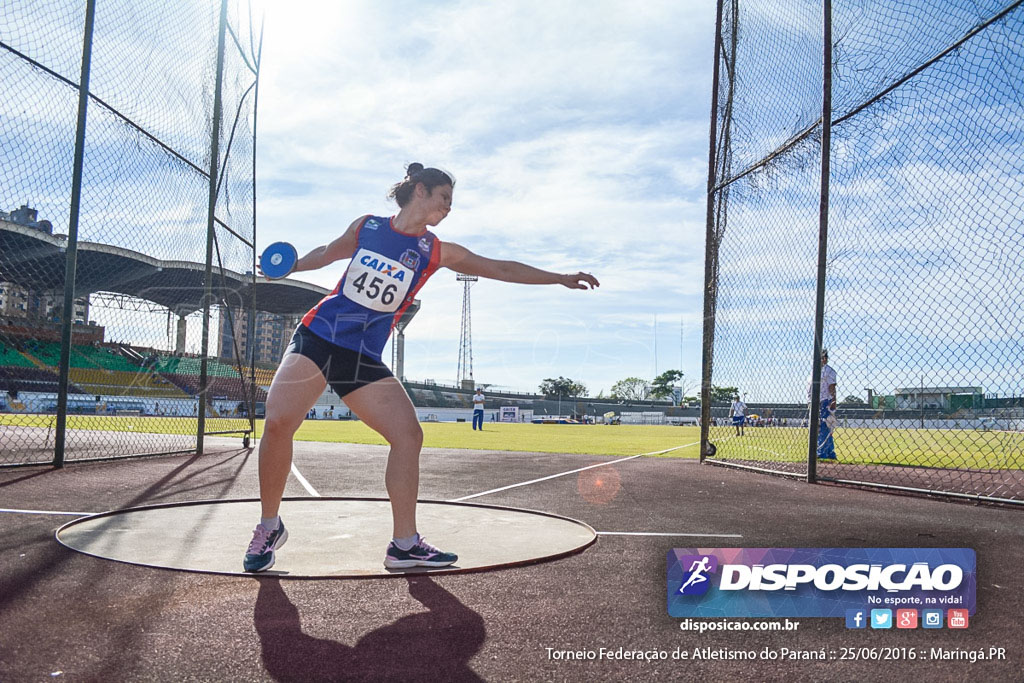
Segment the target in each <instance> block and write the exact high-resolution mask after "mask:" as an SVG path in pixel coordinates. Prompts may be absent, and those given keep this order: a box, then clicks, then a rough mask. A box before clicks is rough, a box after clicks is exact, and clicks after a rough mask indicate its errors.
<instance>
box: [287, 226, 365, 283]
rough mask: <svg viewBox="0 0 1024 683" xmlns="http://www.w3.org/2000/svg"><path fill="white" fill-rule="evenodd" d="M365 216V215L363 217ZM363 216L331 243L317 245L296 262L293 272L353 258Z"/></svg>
mask: <svg viewBox="0 0 1024 683" xmlns="http://www.w3.org/2000/svg"><path fill="white" fill-rule="evenodd" d="M363 218H365V216H364V217H363ZM363 218H357V219H356V220H354V221H352V225H350V226H348V230H346V231H345V233H344V234H343V235H342V236H341V237H339V238H338V239H336V240H334V241H333V242H331V243H330V244H325V245H323V246H320V247H317V248H316V249H314V250H313V251H311V252H309V253H308V254H306V255H305V256H303V257H302V258H300V259H299V260H298V261H296V262H295V269H294V270H293V271H292V272H293V273H294V272H296V271H300V270H317V269H318V268H323V267H324V266H329V265H331V264H332V263H334V262H335V261H340V260H342V259H346V258H352V254H354V253H356V243H357V240H358V237H359V225H360V224H361V223H362V222H363Z"/></svg>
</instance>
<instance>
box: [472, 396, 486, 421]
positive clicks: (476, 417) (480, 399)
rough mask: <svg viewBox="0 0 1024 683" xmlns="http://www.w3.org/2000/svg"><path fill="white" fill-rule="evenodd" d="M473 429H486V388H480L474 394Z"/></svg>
mask: <svg viewBox="0 0 1024 683" xmlns="http://www.w3.org/2000/svg"><path fill="white" fill-rule="evenodd" d="M473 429H479V430H480V431H483V430H484V390H483V389H479V388H478V389H477V390H476V393H475V394H473Z"/></svg>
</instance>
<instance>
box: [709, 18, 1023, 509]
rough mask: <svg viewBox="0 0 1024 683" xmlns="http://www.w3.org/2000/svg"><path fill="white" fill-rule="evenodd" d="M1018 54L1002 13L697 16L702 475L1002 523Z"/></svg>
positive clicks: (1015, 493) (1012, 390)
mask: <svg viewBox="0 0 1024 683" xmlns="http://www.w3.org/2000/svg"><path fill="white" fill-rule="evenodd" d="M1022 36H1024V8H1022V3H1021V2H1019V1H1018V2H1005V1H1001V2H994V1H984V0H983V1H979V2H971V3H963V2H952V1H939V0H924V1H917V0H915V2H902V1H900V0H886V1H885V2H881V1H872V0H850V1H841V0H834V1H832V2H830V3H829V2H826V3H824V5H823V4H822V3H785V4H780V3H776V2H771V1H770V0H723V2H721V3H720V11H719V21H718V31H717V36H716V66H715V74H716V75H715V85H714V94H713V117H712V119H713V120H712V133H711V145H710V149H711V154H710V159H709V168H710V173H709V187H708V199H709V201H708V228H707V230H708V232H707V265H706V277H705V311H704V313H705V328H704V350H703V355H704V360H703V386H702V398H703V401H702V441H703V455H702V458H703V459H705V460H706V461H708V462H715V463H722V464H729V465H734V466H739V467H749V468H755V469H758V470H765V471H768V472H773V473H779V474H786V475H793V476H799V477H807V478H808V479H810V480H831V481H841V482H853V483H863V484H867V485H871V486H878V487H897V488H900V489H910V490H917V491H923V492H934V493H942V494H948V495H952V496H966V497H971V498H976V499H990V500H995V501H1011V502H1018V503H1019V502H1024V475H1022V471H1021V470H1022V465H1024V433H1022V428H1024V398H1022V396H1024V380H1022V372H1021V369H1020V368H1021V367H1022V361H1024V339H1022V336H1024V313H1022V307H1021V306H1020V304H1019V292H1020V291H1021V288H1022V285H1024V270H1022V269H1021V267H1020V263H1021V261H1022V260H1024V231H1022V230H1021V220H1022V217H1024V89H1022V86H1021V79H1020V74H1021V73H1024V40H1022ZM826 75H827V76H828V78H826ZM823 112H827V114H825V115H823ZM823 124H824V125H823ZM823 150H825V152H826V153H825V154H823ZM823 162H824V163H823ZM818 349H823V350H826V351H827V353H828V356H829V358H828V368H830V369H831V370H832V371H834V373H835V382H834V384H835V396H831V397H830V396H829V390H830V388H831V387H829V386H826V385H828V384H831V381H830V380H831V375H830V374H829V372H828V370H823V369H822V365H821V363H820V362H819V360H818V359H819V356H818ZM823 377H824V378H825V379H824V380H823V379H822V378H823ZM814 395H816V396H817V398H818V399H819V400H818V401H816V402H813V403H812V398H813V397H814ZM830 398H834V399H835V402H834V404H833V403H832V402H831V401H829V400H828V399H830ZM737 399H738V401H737ZM737 404H741V405H737ZM833 456H834V457H833Z"/></svg>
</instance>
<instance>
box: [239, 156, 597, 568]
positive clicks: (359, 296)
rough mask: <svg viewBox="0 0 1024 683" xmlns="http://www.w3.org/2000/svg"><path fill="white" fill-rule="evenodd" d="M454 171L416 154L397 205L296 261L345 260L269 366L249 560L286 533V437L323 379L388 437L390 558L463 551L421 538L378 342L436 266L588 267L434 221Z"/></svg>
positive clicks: (587, 280)
mask: <svg viewBox="0 0 1024 683" xmlns="http://www.w3.org/2000/svg"><path fill="white" fill-rule="evenodd" d="M454 187H455V182H454V181H453V180H452V178H451V176H450V175H448V174H447V173H445V172H444V171H442V170H440V169H437V168H424V166H423V165H422V164H418V163H413V164H410V165H409V166H408V168H407V169H406V176H405V178H404V179H403V180H402V181H400V182H399V183H397V184H396V185H394V186H393V187H392V188H391V192H390V194H389V197H390V198H392V199H394V200H395V202H396V203H397V204H398V206H399V211H398V213H397V214H396V215H394V216H391V217H390V218H387V217H379V216H363V217H361V218H359V219H357V220H355V221H353V222H352V224H351V225H349V226H348V229H347V230H345V232H344V234H342V235H341V236H340V237H338V238H337V239H335V240H334V241H333V242H331V243H330V244H327V245H324V246H321V247H318V248H316V249H314V250H313V251H311V252H309V253H308V254H306V255H305V256H303V257H302V258H301V259H299V260H298V262H297V264H296V266H295V269H294V270H295V271H303V270H316V269H319V268H323V267H325V266H328V265H330V264H332V263H334V262H336V261H340V260H343V259H351V260H350V261H349V264H348V267H347V268H346V269H345V273H344V274H343V275H342V277H341V279H340V280H339V281H338V284H337V286H336V287H335V288H334V290H333V291H332V292H331V293H330V294H328V295H327V296H325V297H324V298H323V299H322V300H321V301H320V302H319V303H318V304H317V305H316V306H314V307H313V308H312V309H310V311H309V312H308V313H306V315H305V316H304V317H303V319H302V322H301V323H300V324H299V325H298V327H297V328H296V329H295V333H294V335H293V336H292V340H291V343H290V344H289V346H288V348H287V350H286V351H285V354H284V357H283V358H282V359H281V364H280V366H279V367H278V369H277V373H276V374H275V375H274V380H273V382H272V383H271V386H270V390H269V393H268V395H267V402H266V422H265V425H264V432H263V437H262V438H261V439H260V446H259V480H260V501H261V505H262V513H261V514H262V516H261V519H260V523H259V524H258V525H257V526H256V529H255V531H254V532H253V538H252V541H251V543H250V544H249V547H248V549H247V551H246V554H245V559H244V562H243V566H244V568H245V570H246V571H249V572H259V571H264V570H266V569H269V568H270V567H272V566H273V565H274V562H275V551H276V550H277V549H278V548H280V547H281V546H282V545H283V544H284V542H285V541H286V540H287V538H288V532H287V530H286V529H285V526H284V523H283V522H282V521H281V518H280V516H279V515H278V511H279V508H280V504H281V497H282V496H283V494H284V488H285V482H286V480H287V478H288V473H289V471H290V469H291V462H292V438H293V436H294V434H295V431H296V430H297V429H298V428H299V426H300V425H301V424H302V420H303V418H304V417H305V415H306V413H307V412H308V411H309V410H310V408H312V407H313V404H314V403H315V402H316V399H317V398H318V397H319V396H320V395H321V394H322V393H323V391H324V389H325V387H326V386H327V385H330V387H331V389H333V390H334V391H335V393H337V394H338V396H339V397H341V398H343V399H344V401H345V404H346V405H347V406H348V407H349V409H350V410H351V411H352V413H354V414H355V415H356V417H358V418H359V419H360V420H362V421H363V422H364V423H366V424H367V425H369V426H370V427H371V428H372V429H374V430H375V431H377V432H378V433H380V434H381V436H383V437H384V438H385V439H386V440H387V442H388V443H389V444H390V446H391V450H390V452H389V454H388V464H387V469H386V472H385V476H384V483H385V487H386V488H387V492H388V497H389V498H390V500H391V512H392V522H393V537H392V539H391V542H390V543H389V544H388V546H387V550H386V551H385V555H384V565H385V566H386V567H388V568H391V569H399V568H407V567H444V566H447V565H451V564H454V563H455V562H456V561H457V560H458V556H457V555H455V554H454V553H450V552H444V551H442V550H440V549H438V548H436V547H434V546H432V545H430V544H429V543H427V542H426V541H425V540H424V539H423V537H422V536H420V534H419V533H418V530H417V526H416V497H417V493H418V490H419V455H420V449H421V447H422V445H423V431H422V429H421V428H420V424H419V421H418V420H417V418H416V411H415V409H414V408H413V405H412V402H411V401H410V400H409V396H408V394H407V393H406V391H405V389H404V387H403V386H402V384H401V383H400V382H399V381H398V380H397V379H396V378H395V377H394V376H393V375H392V373H391V371H390V370H389V369H388V367H387V366H386V365H384V363H383V362H381V352H382V351H383V348H384V345H385V343H386V342H387V339H388V336H389V335H390V334H391V330H392V328H393V327H394V325H395V323H396V322H397V321H398V320H399V319H400V318H401V316H402V313H403V312H404V311H405V309H406V308H407V307H408V306H409V305H411V304H412V302H413V299H414V298H415V296H416V294H417V293H418V292H419V290H420V288H422V287H423V285H424V284H425V283H426V282H427V280H428V279H429V278H430V276H431V275H432V274H433V273H434V272H436V271H437V270H438V269H439V268H449V269H451V270H454V271H457V272H459V273H465V274H468V275H477V276H479V277H485V278H491V279H494V280H502V281H504V282H516V283H521V284H531V285H563V286H565V287H568V288H570V289H588V288H590V289H593V288H595V287H598V286H599V283H598V281H597V279H596V278H594V276H593V275H590V274H589V273H583V272H577V273H570V274H560V273H553V272H549V271H546V270H541V269H539V268H534V267H532V266H528V265H526V264H523V263H519V262H517V261H503V260H495V259H490V258H485V257H483V256H478V255H477V254H474V253H473V252H472V251H470V250H469V249H466V248H465V247H462V246H460V245H458V244H455V243H454V242H442V241H441V240H440V239H438V237H437V236H436V235H435V234H434V233H433V232H431V231H430V230H429V227H433V226H436V225H437V224H438V223H440V222H441V221H442V220H444V219H445V217H446V216H447V215H448V214H449V212H450V211H451V208H452V196H453V193H454Z"/></svg>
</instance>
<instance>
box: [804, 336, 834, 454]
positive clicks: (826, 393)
mask: <svg viewBox="0 0 1024 683" xmlns="http://www.w3.org/2000/svg"><path fill="white" fill-rule="evenodd" d="M813 380H814V378H813V377H812V378H811V379H810V380H809V381H808V382H807V402H808V403H810V401H811V398H812V390H813V389H814V385H813ZM836 392H837V389H836V371H835V370H833V369H832V366H830V365H829V364H828V349H822V350H821V394H820V396H819V397H818V398H819V400H820V401H821V403H820V409H821V413H820V414H819V415H818V460H835V459H836V443H835V439H834V438H833V434H832V433H833V431H834V430H835V427H836V396H837V395H838V394H837V393H836Z"/></svg>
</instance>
